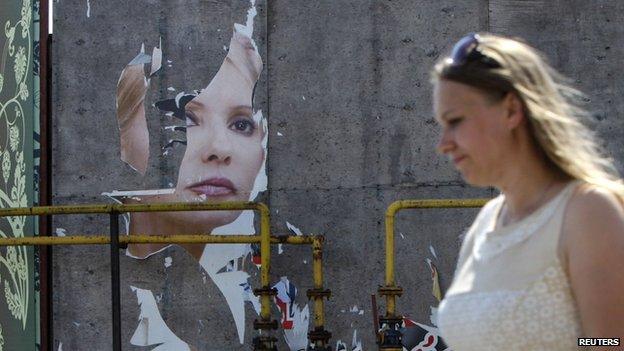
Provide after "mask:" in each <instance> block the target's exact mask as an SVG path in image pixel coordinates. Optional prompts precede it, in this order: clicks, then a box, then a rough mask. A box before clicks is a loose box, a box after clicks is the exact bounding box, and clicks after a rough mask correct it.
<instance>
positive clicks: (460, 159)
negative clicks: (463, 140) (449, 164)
mask: <svg viewBox="0 0 624 351" xmlns="http://www.w3.org/2000/svg"><path fill="white" fill-rule="evenodd" d="M465 158H466V156H458V157H454V158H453V164H455V165H456V166H457V164H458V163H460V162H461V161H462V160H464V159H465Z"/></svg>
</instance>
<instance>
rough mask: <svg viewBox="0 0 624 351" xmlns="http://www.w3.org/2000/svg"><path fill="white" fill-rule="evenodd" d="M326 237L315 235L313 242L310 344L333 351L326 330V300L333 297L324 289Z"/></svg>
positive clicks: (318, 348) (322, 350)
mask: <svg viewBox="0 0 624 351" xmlns="http://www.w3.org/2000/svg"><path fill="white" fill-rule="evenodd" d="M324 240H325V237H323V236H322V235H315V236H314V237H313V241H312V272H313V275H314V288H313V289H308V291H307V295H308V299H313V302H314V329H313V330H311V331H309V332H308V339H309V341H310V344H312V345H314V350H320V351H331V346H329V339H330V338H331V336H332V334H331V333H330V332H328V331H327V330H325V300H324V299H329V297H330V296H331V291H330V290H329V289H325V288H324V287H323V241H324Z"/></svg>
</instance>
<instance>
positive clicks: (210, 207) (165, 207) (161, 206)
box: [0, 201, 268, 218]
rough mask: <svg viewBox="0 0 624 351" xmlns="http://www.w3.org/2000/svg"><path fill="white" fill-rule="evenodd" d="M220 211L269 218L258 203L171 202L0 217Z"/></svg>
mask: <svg viewBox="0 0 624 351" xmlns="http://www.w3.org/2000/svg"><path fill="white" fill-rule="evenodd" d="M218 210H257V211H259V212H260V214H261V216H267V218H268V208H267V207H266V205H264V204H262V203H257V202H249V201H236V202H225V203H188V202H171V203H158V204H114V205H106V204H100V205H63V206H38V207H16V208H3V209H0V217H5V216H36V215H56V214H86V213H115V212H118V213H119V212H167V211H168V212H178V211H218Z"/></svg>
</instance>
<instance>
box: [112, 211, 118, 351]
mask: <svg viewBox="0 0 624 351" xmlns="http://www.w3.org/2000/svg"><path fill="white" fill-rule="evenodd" d="M110 239H111V241H110V242H111V244H110V253H111V256H110V260H111V262H110V263H111V296H112V303H113V351H121V293H120V287H119V286H120V283H119V275H120V273H119V213H117V212H114V211H113V212H111V213H110Z"/></svg>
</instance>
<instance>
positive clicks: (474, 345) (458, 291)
mask: <svg viewBox="0 0 624 351" xmlns="http://www.w3.org/2000/svg"><path fill="white" fill-rule="evenodd" d="M575 184H577V183H576V182H574V183H571V184H569V185H568V186H567V187H566V188H565V189H564V190H562V191H561V192H560V193H559V194H558V195H557V196H555V197H554V198H553V199H551V200H550V201H549V202H548V203H547V204H545V205H544V206H542V207H541V208H539V209H538V210H536V211H535V212H534V213H532V214H530V215H529V216H528V217H526V218H524V219H523V220H521V221H519V222H517V223H514V224H511V225H509V226H508V227H503V228H497V227H496V218H497V216H498V213H499V211H500V209H501V207H502V205H503V203H504V196H502V195H501V196H499V197H498V198H496V199H494V200H492V201H491V202H490V203H489V204H488V205H486V206H485V207H484V208H483V209H482V211H481V213H480V214H479V216H478V217H477V220H476V221H475V223H474V224H473V226H472V227H471V229H470V230H469V231H468V233H467V235H466V237H465V239H464V243H463V244H462V253H460V260H459V262H458V267H457V270H456V273H455V278H454V280H453V283H452V284H451V287H450V289H449V291H448V293H447V295H446V297H445V298H444V300H442V302H441V303H440V307H439V309H438V326H439V328H440V332H441V335H442V337H443V338H444V340H445V341H446V342H447V343H448V344H449V346H450V347H451V349H452V350H454V351H486V350H497V351H498V350H508V351H515V350H518V351H520V350H522V351H531V350H535V351H538V350H549V351H558V350H561V351H563V350H566V351H567V350H576V349H577V346H576V343H577V338H578V337H579V336H580V334H581V326H580V318H579V315H578V310H577V307H576V305H575V302H574V299H573V296H572V292H571V289H570V284H569V281H568V278H567V276H566V273H565V271H564V269H563V265H562V264H561V261H560V259H559V257H558V254H557V245H558V240H559V236H560V232H561V223H562V218H563V214H564V212H565V204H566V203H567V200H568V198H569V197H570V194H571V193H572V190H573V189H574V187H575Z"/></svg>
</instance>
